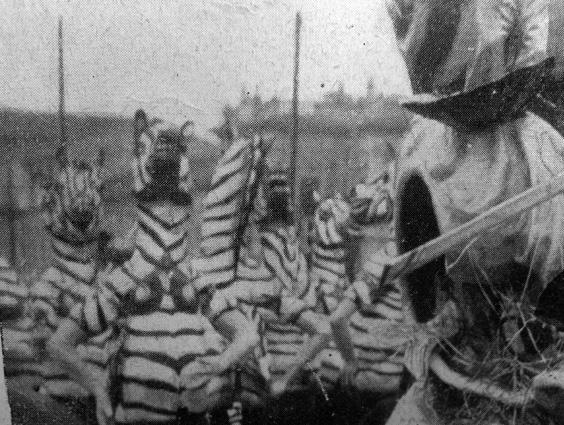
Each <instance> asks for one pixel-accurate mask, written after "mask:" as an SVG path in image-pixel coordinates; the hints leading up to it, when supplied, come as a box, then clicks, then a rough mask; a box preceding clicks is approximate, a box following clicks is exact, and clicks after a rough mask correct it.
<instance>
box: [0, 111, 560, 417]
mask: <svg viewBox="0 0 564 425" xmlns="http://www.w3.org/2000/svg"><path fill="white" fill-rule="evenodd" d="M132 142H133V143H132V151H133V162H132V173H133V176H134V179H133V182H134V183H133V187H132V191H133V194H134V196H135V199H136V204H137V221H136V223H135V225H134V227H133V228H132V229H131V231H129V232H127V233H128V234H129V235H130V236H131V237H130V238H120V237H114V236H113V235H108V234H107V233H105V232H104V231H103V223H104V215H103V203H104V201H103V184H104V161H103V155H101V156H100V158H99V160H98V161H96V162H94V163H90V162H87V161H85V160H82V159H77V158H70V157H69V154H68V152H67V150H66V148H65V146H61V148H60V149H59V151H58V152H57V167H56V168H57V169H56V171H55V175H54V176H53V183H52V184H51V185H50V186H48V187H45V188H44V193H43V195H42V209H43V217H44V221H45V231H46V232H48V233H49V235H50V239H51V248H52V254H53V255H52V258H53V259H52V262H51V265H50V267H48V269H47V270H45V271H44V272H43V273H42V274H41V276H40V277H39V278H36V279H33V280H32V281H29V282H28V281H25V279H23V278H22V277H21V276H18V273H17V272H16V270H15V269H14V268H12V267H11V265H10V264H8V263H7V262H6V261H5V260H2V261H3V264H2V265H1V268H0V273H1V280H0V312H1V315H2V320H3V341H2V342H3V350H4V370H5V375H6V380H7V386H8V394H9V399H10V405H11V413H12V418H13V419H12V420H13V423H15V424H19V423H21V424H31V423H46V424H51V423H53V424H55V423H67V424H81V423H87V424H95V423H100V424H106V423H108V424H109V423H124V424H125V423H128V424H143V423H147V424H148V423H155V424H165V423H171V424H173V423H174V424H228V423H230V424H245V425H248V424H249V425H250V424H255V423H256V424H263V423H270V424H296V423H301V424H304V425H305V424H372V425H373V424H385V423H387V421H388V418H389V417H390V415H391V414H392V411H394V409H395V408H397V406H398V400H400V399H401V397H402V396H404V394H405V393H406V391H408V389H409V388H411V391H413V388H414V387H415V388H416V389H417V386H416V385H415V386H414V385H412V384H413V382H414V381H415V380H416V379H415V378H417V382H418V383H420V382H421V377H422V376H424V377H428V373H429V370H433V371H434V372H435V375H436V376H438V377H439V378H440V380H442V381H445V382H447V384H448V383H450V384H451V389H452V388H454V389H457V390H460V392H463V391H464V389H465V388H466V387H465V386H467V387H468V388H473V390H471V392H472V391H473V394H475V397H478V398H480V397H481V398H482V399H485V400H488V401H489V403H490V405H498V406H500V407H499V410H500V411H501V410H504V409H508V408H514V407H511V406H521V407H518V408H517V407H515V408H514V410H513V411H514V412H519V413H518V414H519V415H522V412H523V411H524V410H525V408H524V407H523V406H525V405H527V403H526V402H525V401H523V399H521V398H519V397H520V395H521V392H520V388H516V387H515V386H514V387H511V386H510V385H509V386H503V385H502V383H500V382H497V381H496V382H495V383H492V385H488V384H487V383H486V384H484V381H483V379H482V380H480V379H481V378H483V377H480V376H477V374H478V373H477V372H476V373H475V374H474V375H472V377H475V378H476V381H475V382H474V381H472V379H471V378H465V377H463V376H462V375H461V374H459V375H456V373H457V372H453V371H452V370H453V367H454V370H458V371H460V370H463V369H464V368H465V367H466V369H464V370H465V372H466V373H467V374H468V373H470V372H471V369H470V368H469V367H468V365H466V364H462V361H461V362H460V364H454V365H450V366H451V368H447V369H445V368H443V367H442V366H444V364H442V363H441V361H440V360H438V359H437V357H436V356H433V355H432V354H430V353H431V352H432V351H433V350H436V347H437V345H438V344H443V346H442V349H444V350H447V351H448V350H449V347H451V348H450V349H451V350H456V349H457V348H456V347H455V346H457V347H465V349H467V350H474V352H472V354H475V353H476V352H479V350H482V351H483V350H484V345H483V344H482V345H481V346H480V344H478V343H476V344H472V343H468V340H470V339H472V338H473V339H472V341H480V340H485V339H484V338H482V337H483V335H481V334H480V333H479V331H480V330H481V329H483V327H480V326H479V323H478V325H476V332H474V333H472V329H470V332H463V333H462V334H463V335H464V337H458V340H456V338H451V337H453V336H455V335H457V334H460V333H459V332H458V331H459V330H460V326H463V325H460V323H458V322H456V320H454V322H456V323H455V324H454V325H453V324H452V323H451V322H452V320H451V321H449V320H447V319H452V318H456V319H459V318H460V315H459V314H458V313H457V310H456V307H454V306H453V305H454V304H453V303H450V302H449V301H447V302H443V303H442V305H443V306H444V308H443V310H441V311H439V312H437V313H436V314H435V318H434V319H432V320H431V321H429V322H427V323H422V324H419V325H407V324H405V323H404V306H403V300H404V298H403V297H402V290H401V287H400V284H399V283H397V282H395V281H392V282H391V283H386V284H385V285H381V284H379V283H378V282H377V281H376V280H377V279H374V277H373V276H372V277H371V276H369V275H367V274H363V273H362V271H361V269H360V267H359V264H360V263H361V261H362V260H363V259H364V258H367V256H370V255H373V254H374V253H375V252H377V251H380V252H381V256H382V257H384V258H385V257H386V256H387V257H392V256H394V255H395V254H396V252H395V251H394V247H393V246H391V244H387V243H385V241H386V237H381V238H374V237H371V236H369V235H370V233H367V232H365V231H364V229H367V228H368V229H374V228H380V229H391V226H392V223H393V214H392V210H393V205H392V204H393V202H392V196H391V194H390V193H391V189H390V185H391V179H390V176H389V175H388V172H387V171H386V170H383V173H382V175H381V176H380V177H379V178H377V179H373V180H372V181H371V182H370V183H369V184H361V185H358V186H356V187H355V188H354V189H352V190H351V192H350V193H346V194H337V195H335V196H332V197H330V198H327V199H322V198H321V197H320V195H319V194H318V193H317V192H315V191H313V190H312V191H310V192H309V193H302V194H301V205H300V208H299V214H298V211H297V210H296V209H295V207H294V202H293V196H294V194H293V190H292V189H293V188H292V183H291V180H290V174H291V173H289V170H284V169H273V168H272V167H270V166H269V157H268V155H269V149H270V147H271V144H272V143H273V142H272V141H271V140H267V139H265V138H263V137H262V136H261V135H259V134H257V135H253V136H252V137H233V140H231V144H230V145H229V146H228V147H226V148H225V149H224V152H223V155H222V157H221V158H220V160H219V161H218V163H217V166H216V168H215V171H214V173H213V176H212V185H211V189H210V190H209V192H208V193H207V194H206V195H205V197H204V199H203V205H202V208H201V210H202V217H201V223H202V224H201V229H200V232H201V235H200V246H199V249H197V250H194V249H191V248H192V247H190V246H188V244H189V241H191V240H194V238H191V237H189V236H190V235H188V233H187V232H188V231H189V230H188V229H190V228H191V227H190V226H188V224H189V222H190V221H191V220H194V219H195V218H194V217H193V212H194V210H195V208H194V205H193V204H194V197H193V195H194V194H193V193H192V192H193V184H192V175H191V170H190V164H189V161H188V152H189V150H190V124H187V125H185V126H182V127H178V126H175V125H173V124H170V123H168V122H166V121H163V120H160V119H152V120H149V119H148V118H147V116H146V115H145V113H144V112H143V111H141V110H140V111H138V112H137V113H136V115H135V117H134V138H133V141H132ZM387 232H388V231H387V230H382V234H383V235H387V234H388V233H387ZM389 234H390V235H391V232H389ZM367 235H368V236H367ZM194 251H196V252H198V254H197V255H192V254H188V253H189V252H194ZM500 273H501V271H500ZM508 273H512V274H511V276H515V275H516V274H518V273H519V271H517V272H516V271H515V270H512V271H509V272H508ZM525 274H526V273H525ZM432 279H443V280H447V278H446V277H444V276H433V277H432ZM439 287H441V285H439ZM482 290H483V291H486V292H487V291H488V289H487V288H482ZM447 292H448V291H447ZM447 298H448V297H447ZM494 298H495V296H494V294H493V293H492V299H494ZM488 299H489V298H488ZM492 302H494V303H501V301H500V299H496V300H495V301H492ZM496 311H498V312H499V311H500V310H496ZM504 311H505V312H507V311H509V310H504ZM517 313H520V314H521V316H519V317H517ZM512 314H513V315H510V314H507V315H506V316H505V317H503V318H500V321H501V322H500V323H502V324H501V325H500V329H502V330H504V331H506V334H504V335H501V336H500V338H501V341H503V345H504V346H506V348H507V349H508V350H509V351H510V352H511V353H512V356H513V357H511V358H512V359H517V360H515V361H516V362H519V364H520V365H523V367H528V368H531V369H532V368H534V367H535V366H536V365H537V363H538V359H537V358H536V357H535V356H534V353H538V352H539V351H541V352H543V350H545V349H546V348H547V347H549V346H550V347H552V348H553V349H555V350H557V351H558V349H559V345H558V344H555V343H554V341H555V340H554V339H553V338H554V327H553V326H549V325H547V324H546V323H536V322H535V323H533V324H532V325H531V326H530V327H527V326H526V324H527V323H528V321H529V317H525V313H523V312H522V311H520V312H515V311H513V312H512ZM488 320H490V319H488ZM532 322H534V320H531V323H532ZM445 323H446V324H445ZM488 323H489V322H488ZM533 325H534V326H533ZM520 327H521V328H522V329H525V328H526V332H519V328H520ZM513 331H515V332H513ZM508 335H510V336H509V337H508ZM495 336H496V337H497V336H499V335H497V334H496V335H495ZM488 337H491V335H490V336H488ZM464 338H466V340H464ZM480 338H482V339H480ZM447 340H448V341H449V344H452V346H446V345H444V342H445V341H447ZM457 344H458V345H457ZM468 347H469V348H468ZM554 347H556V348H554ZM451 354H452V352H451ZM464 354H468V353H462V354H461V356H459V358H461V359H464V358H465V357H464ZM541 357H542V356H541ZM551 358H555V356H553V357H551ZM492 361H493V360H492ZM535 362H537V363H535ZM492 364H493V363H492ZM452 366H453V367H452ZM552 366H554V364H553V365H552ZM445 370H447V372H444V371H445ZM441 371H443V372H442V373H441ZM488 373H490V374H491V375H492V376H493V375H494V374H495V373H497V374H499V375H500V376H501V375H503V373H504V369H503V368H501V367H500V368H498V369H495V368H493V367H492V369H490V370H489V371H488ZM554 373H556V374H558V372H554ZM453 374H454V375H453ZM435 378H436V377H435ZM435 378H433V379H435ZM551 378H554V376H549V377H545V379H546V380H549V379H551ZM429 379H431V378H429ZM441 385H445V384H441ZM472 385H473V386H472ZM549 387H550V385H549ZM435 388H439V389H440V388H442V387H441V386H440V385H438V384H437V386H435ZM445 388H446V387H445ZM554 388H556V387H554ZM555 391H556V389H555ZM453 394H454V392H453V391H446V390H445V392H444V393H443V394H439V397H437V392H436V391H435V393H434V395H435V399H434V403H435V404H434V407H432V408H431V407H429V409H431V410H433V409H438V407H437V406H438V404H437V403H436V402H437V400H438V401H443V402H444V401H445V400H446V398H447V395H448V400H449V401H448V403H449V405H456V406H463V405H464V403H467V402H468V399H466V398H465V397H463V396H460V394H459V395H458V396H457V395H456V394H454V395H453ZM524 397H527V396H526V395H525V396H524ZM549 398H550V397H549ZM423 399H424V398H423ZM441 399H443V400H441ZM402 400H404V399H402ZM405 400H406V401H404V403H411V402H414V401H413V400H416V403H418V402H417V400H418V399H417V398H416V397H412V398H411V399H405ZM400 403H401V401H400ZM430 403H431V404H432V402H430ZM419 404H421V403H419ZM553 404H554V403H553ZM478 405H479V403H478ZM546 405H550V401H548V402H546V403H545V406H546ZM501 406H505V407H501ZM506 406H509V407H506ZM552 407H553V408H554V409H555V411H556V412H557V411H558V406H552ZM417 409H419V410H422V409H424V406H423V407H422V406H421V405H418V406H416V409H415V410H417ZM408 410H409V409H408ZM543 411H544V410H543ZM552 413H554V412H552ZM515 415H517V413H515ZM392 416H393V415H392ZM396 416H397V415H396ZM413 416H414V417H415V418H416V417H417V413H414V415H413ZM531 417H532V418H538V417H541V416H534V415H533V416H531ZM462 419H464V418H462ZM462 419H461V420H462ZM395 420H396V423H401V421H399V422H398V419H397V418H396V419H395ZM415 420H416V419H415ZM531 421H532V419H531ZM405 423H407V422H405ZM413 423H416V422H413ZM459 423H468V422H459ZM499 423H502V422H499ZM530 423H534V422H530ZM545 423H548V422H545ZM555 423H556V422H555Z"/></svg>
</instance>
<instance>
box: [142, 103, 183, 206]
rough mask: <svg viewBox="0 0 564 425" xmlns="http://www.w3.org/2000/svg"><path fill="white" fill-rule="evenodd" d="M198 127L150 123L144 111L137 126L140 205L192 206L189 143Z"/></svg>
mask: <svg viewBox="0 0 564 425" xmlns="http://www.w3.org/2000/svg"><path fill="white" fill-rule="evenodd" d="M193 128H194V124H193V122H192V121H188V122H186V123H185V124H184V125H182V126H181V127H178V126H175V125H174V124H171V123H165V122H164V121H161V120H159V119H153V120H152V121H150V122H149V121H148V120H147V115H146V114H145V112H144V111H143V110H141V109H140V110H138V111H137V112H136V113H135V122H134V157H133V175H134V195H135V197H136V198H137V200H138V201H139V202H159V201H169V202H172V203H174V204H176V205H190V204H191V203H192V195H191V190H192V186H193V180H192V175H191V172H190V165H189V158H188V149H187V146H188V142H189V139H190V137H191V136H192V132H193Z"/></svg>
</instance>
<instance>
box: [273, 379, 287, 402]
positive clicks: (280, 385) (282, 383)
mask: <svg viewBox="0 0 564 425" xmlns="http://www.w3.org/2000/svg"><path fill="white" fill-rule="evenodd" d="M287 388H288V379H287V378H286V377H284V378H283V379H279V380H276V381H274V382H273V383H272V384H271V385H270V394H272V396H273V397H274V398H279V397H281V396H282V394H284V393H285V392H286V391H287Z"/></svg>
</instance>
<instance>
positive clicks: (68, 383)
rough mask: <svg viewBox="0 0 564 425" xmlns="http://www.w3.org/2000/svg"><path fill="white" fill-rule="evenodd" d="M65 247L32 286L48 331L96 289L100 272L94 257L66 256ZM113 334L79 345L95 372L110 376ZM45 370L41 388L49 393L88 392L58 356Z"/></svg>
mask: <svg viewBox="0 0 564 425" xmlns="http://www.w3.org/2000/svg"><path fill="white" fill-rule="evenodd" d="M62 250H63V247H61V246H59V247H57V249H55V261H54V264H53V266H51V267H50V268H49V269H47V270H46V271H45V272H44V273H43V275H42V276H41V278H40V279H39V280H38V281H37V282H36V283H34V284H33V285H32V287H31V288H30V297H31V300H32V310H33V313H34V315H35V317H36V319H37V320H38V322H39V323H40V325H41V326H42V327H43V329H44V331H45V332H46V333H50V334H52V333H54V332H55V330H56V329H57V326H58V325H59V323H60V322H61V320H62V319H63V318H65V317H67V316H68V315H69V313H70V311H71V310H72V308H73V307H74V306H75V305H76V304H77V303H81V302H83V301H84V299H85V298H86V297H89V296H91V295H92V294H93V293H94V291H95V284H96V283H95V282H96V278H97V275H98V271H97V269H96V266H95V264H94V261H93V260H84V261H82V260H81V261H79V260H77V259H73V258H72V257H70V256H63V255H62ZM113 336H114V333H113V328H109V329H108V330H107V331H106V332H104V333H102V334H100V335H95V336H92V337H91V338H89V339H88V340H87V341H85V342H84V343H82V344H80V345H79V346H78V347H77V349H78V352H79V355H80V357H81V358H82V359H83V360H84V361H85V362H86V363H87V366H88V367H89V368H91V369H92V371H93V372H94V373H95V374H103V375H104V376H106V377H107V374H108V364H109V361H110V357H111V354H112V340H113ZM43 374H44V375H43V378H44V381H43V384H42V388H41V391H42V392H44V393H45V394H48V395H51V396H55V397H63V398H76V397H86V396H88V392H87V391H86V389H84V388H82V387H81V386H80V385H79V384H77V383H76V382H74V381H73V380H72V379H70V377H69V376H68V375H67V374H66V373H65V372H64V369H63V367H62V366H61V365H60V364H59V363H57V362H56V361H54V360H50V359H46V360H45V361H44V363H43Z"/></svg>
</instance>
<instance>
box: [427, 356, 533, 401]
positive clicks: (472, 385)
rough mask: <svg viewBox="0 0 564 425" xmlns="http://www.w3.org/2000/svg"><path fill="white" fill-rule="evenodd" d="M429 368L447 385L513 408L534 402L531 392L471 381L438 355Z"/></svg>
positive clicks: (432, 357) (478, 380)
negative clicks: (509, 389) (510, 389)
mask: <svg viewBox="0 0 564 425" xmlns="http://www.w3.org/2000/svg"><path fill="white" fill-rule="evenodd" d="M429 367H430V369H431V370H432V371H433V372H434V373H435V374H436V375H437V377H438V378H439V379H440V380H441V381H443V382H444V383H445V384H448V385H451V386H453V387H454V388H457V389H459V390H462V391H468V392H471V393H474V394H477V395H480V396H483V397H486V398H489V399H491V400H495V401H499V402H501V403H504V404H508V405H511V406H524V405H526V404H527V403H529V402H530V401H531V400H532V394H531V392H530V391H508V390H505V389H503V388H501V387H499V386H498V385H495V384H492V383H489V382H486V381H483V380H481V379H471V378H469V377H467V376H464V375H461V374H460V373H458V372H455V371H454V370H452V369H451V368H450V367H449V366H448V365H447V364H446V363H445V361H444V360H443V359H442V358H441V357H440V356H439V355H438V354H436V353H435V354H432V355H431V359H430V364H429Z"/></svg>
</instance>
